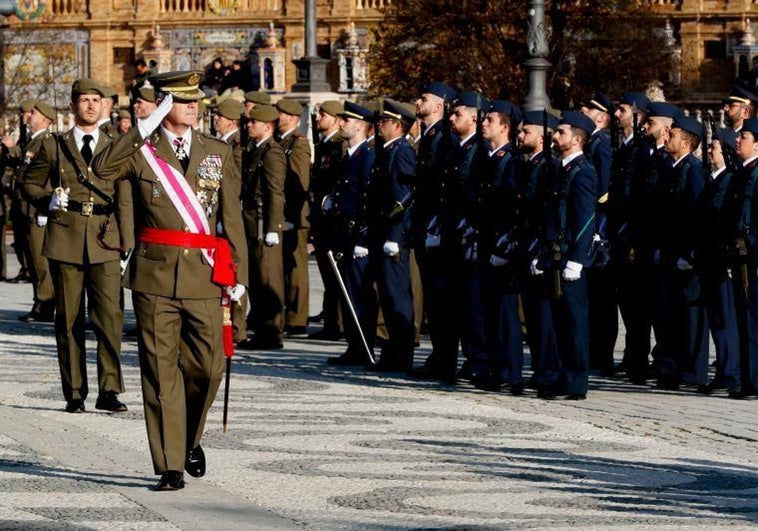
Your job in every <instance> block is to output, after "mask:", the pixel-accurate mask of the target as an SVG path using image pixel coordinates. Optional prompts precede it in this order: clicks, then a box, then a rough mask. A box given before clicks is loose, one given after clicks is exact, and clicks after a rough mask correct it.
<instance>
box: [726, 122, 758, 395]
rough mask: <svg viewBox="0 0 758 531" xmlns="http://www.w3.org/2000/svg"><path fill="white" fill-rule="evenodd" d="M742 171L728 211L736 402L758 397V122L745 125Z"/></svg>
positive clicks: (741, 139) (739, 147) (739, 142)
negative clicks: (736, 359)
mask: <svg viewBox="0 0 758 531" xmlns="http://www.w3.org/2000/svg"><path fill="white" fill-rule="evenodd" d="M737 153H738V155H739V157H740V159H741V161H742V168H741V170H740V171H739V172H738V173H737V174H736V175H735V176H734V177H733V182H732V186H731V187H730V188H731V189H730V191H729V196H728V197H729V204H728V206H727V211H728V212H732V213H733V215H734V217H733V220H732V224H731V226H732V230H731V234H730V240H731V243H730V246H731V248H732V253H731V256H730V265H731V266H732V280H733V282H734V292H735V296H734V300H735V305H736V310H737V326H738V331H739V336H740V374H741V383H742V385H741V389H740V390H739V393H736V392H735V394H734V398H740V397H742V396H748V395H755V394H756V393H758V281H757V280H756V279H757V278H758V274H757V272H758V120H757V119H748V120H745V121H744V122H743V126H742V130H741V131H740V136H739V138H738V139H737Z"/></svg>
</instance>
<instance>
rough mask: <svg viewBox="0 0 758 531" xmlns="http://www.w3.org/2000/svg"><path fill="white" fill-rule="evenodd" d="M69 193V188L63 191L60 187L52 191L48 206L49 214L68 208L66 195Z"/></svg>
mask: <svg viewBox="0 0 758 531" xmlns="http://www.w3.org/2000/svg"><path fill="white" fill-rule="evenodd" d="M70 191H71V188H66V189H65V190H64V189H63V188H61V187H60V186H59V187H58V188H56V189H55V190H54V191H53V196H52V197H51V198H50V206H49V208H50V211H51V212H55V211H56V210H62V211H64V212H65V211H66V209H67V208H68V193H69V192H70Z"/></svg>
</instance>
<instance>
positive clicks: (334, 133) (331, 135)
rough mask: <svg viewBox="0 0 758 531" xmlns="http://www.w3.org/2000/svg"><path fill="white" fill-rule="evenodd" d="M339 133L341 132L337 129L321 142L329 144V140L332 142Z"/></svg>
mask: <svg viewBox="0 0 758 531" xmlns="http://www.w3.org/2000/svg"><path fill="white" fill-rule="evenodd" d="M339 132H340V130H339V129H335V130H334V131H332V132H331V133H329V134H328V135H326V136H325V137H324V138H322V139H321V141H322V142H329V140H331V138H332V137H333V136H334V135H336V134H337V133H339Z"/></svg>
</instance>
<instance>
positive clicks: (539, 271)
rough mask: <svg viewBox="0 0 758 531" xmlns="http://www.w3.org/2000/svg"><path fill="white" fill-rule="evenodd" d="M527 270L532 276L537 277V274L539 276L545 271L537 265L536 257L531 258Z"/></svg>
mask: <svg viewBox="0 0 758 531" xmlns="http://www.w3.org/2000/svg"><path fill="white" fill-rule="evenodd" d="M529 271H530V272H531V273H532V276H534V277H538V276H540V275H542V274H544V273H545V272H544V271H543V270H542V269H540V268H538V267H537V259H536V258H535V259H534V260H532V263H531V264H530V265H529Z"/></svg>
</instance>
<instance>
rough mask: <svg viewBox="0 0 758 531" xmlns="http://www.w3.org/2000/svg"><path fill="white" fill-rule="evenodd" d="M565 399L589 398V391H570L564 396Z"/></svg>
mask: <svg viewBox="0 0 758 531" xmlns="http://www.w3.org/2000/svg"><path fill="white" fill-rule="evenodd" d="M563 399H564V400H587V393H569V394H567V395H566V396H564V397H563Z"/></svg>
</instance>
